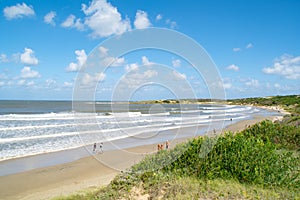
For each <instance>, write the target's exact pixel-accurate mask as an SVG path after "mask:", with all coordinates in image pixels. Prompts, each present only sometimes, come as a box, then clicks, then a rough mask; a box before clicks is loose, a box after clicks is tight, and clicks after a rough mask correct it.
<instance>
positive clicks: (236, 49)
mask: <svg viewBox="0 0 300 200" xmlns="http://www.w3.org/2000/svg"><path fill="white" fill-rule="evenodd" d="M232 50H233V51H234V52H238V51H241V50H242V49H241V48H239V47H235V48H233V49H232Z"/></svg>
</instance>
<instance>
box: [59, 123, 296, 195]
mask: <svg viewBox="0 0 300 200" xmlns="http://www.w3.org/2000/svg"><path fill="white" fill-rule="evenodd" d="M299 134H300V129H299V127H296V126H290V125H284V124H280V123H274V122H271V121H263V122H261V123H259V124H256V125H254V126H251V127H249V128H247V129H245V130H243V131H241V132H238V133H235V134H233V133H230V132H228V133H225V134H224V135H221V136H217V137H199V138H194V139H191V140H190V141H189V142H187V143H183V144H180V145H177V146H176V147H175V148H174V149H172V150H169V151H166V150H164V151H160V152H158V153H157V154H155V155H150V156H147V157H146V158H145V159H144V160H143V161H141V162H140V163H138V164H136V165H134V166H133V167H132V168H131V169H130V170H129V171H128V172H123V173H121V174H120V175H118V176H117V177H116V178H115V179H114V180H113V181H112V182H111V183H110V184H109V185H108V186H106V187H104V188H101V189H98V190H94V191H93V192H88V193H83V194H77V195H73V196H69V197H66V198H60V199H143V198H144V199H201V198H202V199H207V198H209V199H228V198H233V199H299V198H300V193H299V187H300V177H299V170H300V168H299V167H300V156H299V145H300V143H299V138H300V137H299ZM174 158H175V159H174Z"/></svg>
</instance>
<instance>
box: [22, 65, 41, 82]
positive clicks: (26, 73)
mask: <svg viewBox="0 0 300 200" xmlns="http://www.w3.org/2000/svg"><path fill="white" fill-rule="evenodd" d="M20 77H21V78H25V79H26V78H39V77H41V75H40V73H39V72H38V71H35V70H32V69H31V68H30V67H24V68H23V69H22V70H21V76H20Z"/></svg>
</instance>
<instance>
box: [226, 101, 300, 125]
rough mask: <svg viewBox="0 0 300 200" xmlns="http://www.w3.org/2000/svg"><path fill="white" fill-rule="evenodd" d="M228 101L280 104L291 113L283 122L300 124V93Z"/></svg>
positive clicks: (247, 103)
mask: <svg viewBox="0 0 300 200" xmlns="http://www.w3.org/2000/svg"><path fill="white" fill-rule="evenodd" d="M227 102H228V103H231V104H242V105H249V104H252V105H255V106H278V107H281V108H283V109H284V110H286V111H288V112H290V113H291V115H287V116H285V117H284V119H283V120H282V123H283V124H290V125H294V126H299V125H300V95H288V96H274V97H259V98H246V99H232V100H228V101H227Z"/></svg>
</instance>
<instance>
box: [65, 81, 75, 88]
mask: <svg viewBox="0 0 300 200" xmlns="http://www.w3.org/2000/svg"><path fill="white" fill-rule="evenodd" d="M72 86H73V83H71V82H68V81H65V82H64V84H63V87H66V88H68V87H72Z"/></svg>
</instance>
